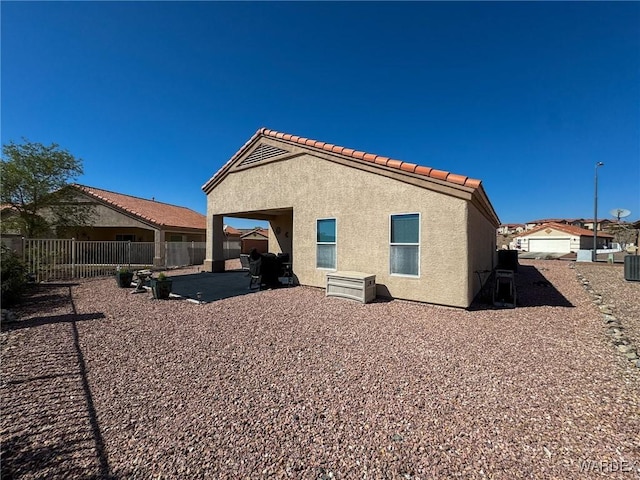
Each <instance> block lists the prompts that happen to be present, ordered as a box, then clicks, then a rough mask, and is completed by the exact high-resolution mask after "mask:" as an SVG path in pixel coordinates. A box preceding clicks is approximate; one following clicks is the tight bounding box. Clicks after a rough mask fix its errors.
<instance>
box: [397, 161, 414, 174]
mask: <svg viewBox="0 0 640 480" xmlns="http://www.w3.org/2000/svg"><path fill="white" fill-rule="evenodd" d="M416 167H417V165H416V164H415V163H409V162H402V165H400V168H401V169H402V170H404V171H405V172H411V173H413V172H415V170H416Z"/></svg>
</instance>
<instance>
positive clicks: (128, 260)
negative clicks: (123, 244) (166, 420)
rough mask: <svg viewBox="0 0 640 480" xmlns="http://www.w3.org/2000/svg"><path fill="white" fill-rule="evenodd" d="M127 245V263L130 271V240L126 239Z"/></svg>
mask: <svg viewBox="0 0 640 480" xmlns="http://www.w3.org/2000/svg"><path fill="white" fill-rule="evenodd" d="M127 247H128V256H127V263H128V264H129V271H131V240H129V241H128V243H127Z"/></svg>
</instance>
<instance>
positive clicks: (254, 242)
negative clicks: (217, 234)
mask: <svg viewBox="0 0 640 480" xmlns="http://www.w3.org/2000/svg"><path fill="white" fill-rule="evenodd" d="M240 238H241V240H242V253H251V250H253V249H254V248H255V249H256V250H257V251H258V253H267V252H268V251H269V230H265V229H263V228H256V229H254V230H251V231H250V232H247V233H245V234H244V235H242V237H240Z"/></svg>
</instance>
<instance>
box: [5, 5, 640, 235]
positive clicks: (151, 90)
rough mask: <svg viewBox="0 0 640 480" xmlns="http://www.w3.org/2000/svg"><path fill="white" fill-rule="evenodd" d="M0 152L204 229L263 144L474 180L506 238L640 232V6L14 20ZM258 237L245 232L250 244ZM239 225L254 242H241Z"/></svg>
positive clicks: (176, 8) (25, 9) (78, 9)
mask: <svg viewBox="0 0 640 480" xmlns="http://www.w3.org/2000/svg"><path fill="white" fill-rule="evenodd" d="M1 16H2V18H1V26H2V46H1V49H2V50H1V57H2V60H1V62H2V63H1V67H2V73H1V75H2V77H1V80H2V85H1V86H2V91H1V101H2V103H1V107H2V111H1V114H2V117H1V127H2V134H1V138H2V143H3V144H5V143H7V142H8V141H10V140H13V141H16V142H20V141H21V138H22V137H26V138H28V139H29V140H31V141H37V142H41V143H45V144H49V143H51V142H55V143H58V144H60V145H61V146H62V147H63V148H66V149H68V150H69V151H70V152H71V153H72V154H74V155H75V156H77V157H80V158H82V160H83V162H84V170H85V174H84V175H83V176H82V177H81V178H79V180H78V181H79V182H80V183H83V184H86V185H90V186H94V187H99V188H103V189H107V190H114V191H118V192H122V193H127V194H133V195H138V196H142V197H145V198H151V197H155V198H156V199H157V200H160V201H165V202H169V203H175V204H179V205H183V206H187V207H189V208H192V209H194V210H197V211H200V212H202V213H206V199H205V195H204V193H203V192H202V190H201V186H202V185H203V184H204V183H205V182H206V181H207V180H208V179H209V178H210V177H211V176H212V175H213V174H214V173H215V172H216V171H217V170H218V168H220V167H221V166H222V165H223V164H224V163H225V162H226V161H227V160H228V159H229V158H230V157H231V156H232V155H233V154H234V153H235V152H236V151H237V150H238V148H240V147H241V146H242V145H243V144H244V142H245V141H246V140H247V139H248V138H249V137H250V136H251V135H253V133H254V132H255V131H256V130H257V129H258V128H260V127H267V128H270V129H274V130H278V131H282V132H286V133H291V134H294V135H299V136H304V137H309V138H314V139H316V140H322V141H326V142H329V143H333V144H337V145H343V146H346V147H351V148H356V149H359V150H364V151H367V152H370V153H375V154H379V155H385V156H389V157H392V158H397V159H400V160H405V161H409V162H413V163H418V164H420V165H426V166H430V167H434V168H438V169H442V170H448V171H451V172H454V173H458V174H462V175H467V176H469V177H473V178H479V179H481V180H482V181H483V184H484V187H485V189H486V191H487V194H488V196H489V198H490V200H491V201H492V203H493V205H494V207H495V209H496V211H497V213H498V215H499V217H500V219H501V221H502V222H504V223H515V222H525V221H527V220H533V219H537V218H548V217H585V218H591V217H593V195H594V188H593V183H594V182H593V178H594V165H595V163H596V162H604V163H605V166H604V167H601V168H600V169H599V216H600V217H601V216H605V215H606V216H608V215H609V214H608V211H609V210H611V209H613V208H627V209H629V210H631V211H632V212H633V213H632V216H631V217H630V218H633V219H637V218H639V217H640V193H639V191H640V3H638V2H622V3H609V2H607V3H604V2H602V3H601V2H586V3H583V2H568V3H555V2H548V3H547V2H542V3H521V2H514V3H506V2H496V3H493V2H491V3H464V2H426V3H418V2H411V3H383V2H375V3H368V2H354V3H341V2H328V3H315V2H301V3H293V2H289V3H236V2H179V3H174V2H5V1H3V2H2V3H1ZM255 223H256V222H255V221H250V222H248V224H249V226H252V225H253V224H255ZM236 226H239V227H242V226H246V224H238V223H237V222H236Z"/></svg>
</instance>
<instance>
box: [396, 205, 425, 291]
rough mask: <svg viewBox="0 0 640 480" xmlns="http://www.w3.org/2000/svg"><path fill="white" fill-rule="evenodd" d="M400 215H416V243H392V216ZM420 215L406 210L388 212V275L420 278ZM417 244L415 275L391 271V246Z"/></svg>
mask: <svg viewBox="0 0 640 480" xmlns="http://www.w3.org/2000/svg"><path fill="white" fill-rule="evenodd" d="M401 215H418V243H393V242H391V229H392V222H393V217H399V216H401ZM421 239H422V216H421V215H420V212H406V213H391V214H389V275H391V276H392V277H405V278H420V274H421V273H422V272H421V269H420V263H421V262H420V259H421V258H422V242H421ZM403 245H406V246H411V247H413V246H416V245H417V246H418V274H417V275H410V274H408V273H393V272H392V271H391V247H395V246H403Z"/></svg>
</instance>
